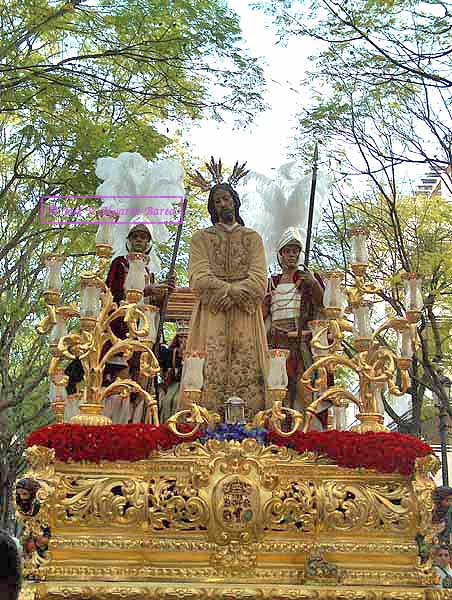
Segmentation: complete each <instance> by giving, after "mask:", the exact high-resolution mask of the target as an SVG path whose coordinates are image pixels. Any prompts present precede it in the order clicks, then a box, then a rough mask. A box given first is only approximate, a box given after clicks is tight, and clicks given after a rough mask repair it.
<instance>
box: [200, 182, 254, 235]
mask: <svg viewBox="0 0 452 600" xmlns="http://www.w3.org/2000/svg"><path fill="white" fill-rule="evenodd" d="M218 191H225V192H228V193H229V194H230V195H231V197H232V200H233V202H234V209H235V220H236V221H237V223H239V225H245V223H244V222H243V219H242V217H241V216H240V213H239V211H240V198H239V195H238V194H237V192H236V191H235V189H234V188H233V187H232V185H231V184H229V183H217V184H216V185H214V186H213V188H212V189H211V190H210V192H209V199H208V201H207V210H208V211H209V215H210V220H211V221H212V223H213V225H216V224H217V223H219V222H220V218H219V216H218V211H217V209H216V207H215V202H214V196H215V194H216V193H217V192H218Z"/></svg>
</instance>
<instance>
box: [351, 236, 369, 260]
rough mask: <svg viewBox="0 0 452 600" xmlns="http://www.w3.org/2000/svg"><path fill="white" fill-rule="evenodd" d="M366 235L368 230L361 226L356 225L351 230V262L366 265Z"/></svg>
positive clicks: (367, 255)
mask: <svg viewBox="0 0 452 600" xmlns="http://www.w3.org/2000/svg"><path fill="white" fill-rule="evenodd" d="M367 235H368V232H367V230H366V229H363V228H362V227H356V228H355V229H353V231H352V239H351V242H352V255H351V264H352V265H353V264H359V265H367V264H368V262H369V254H368V252H367Z"/></svg>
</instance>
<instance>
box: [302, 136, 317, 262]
mask: <svg viewBox="0 0 452 600" xmlns="http://www.w3.org/2000/svg"><path fill="white" fill-rule="evenodd" d="M318 160H319V145H318V143H317V142H316V143H315V146H314V160H313V166H312V181H311V194H310V196H309V212H308V226H307V230H306V245H305V252H304V266H305V267H306V270H307V269H308V266H309V253H310V251H311V238H312V221H313V218H314V202H315V188H316V187H317V168H318V166H317V163H318Z"/></svg>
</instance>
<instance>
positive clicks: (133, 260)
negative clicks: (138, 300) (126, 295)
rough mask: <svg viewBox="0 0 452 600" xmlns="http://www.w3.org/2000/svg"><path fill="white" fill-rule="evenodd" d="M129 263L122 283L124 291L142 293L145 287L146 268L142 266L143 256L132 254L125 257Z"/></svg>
mask: <svg viewBox="0 0 452 600" xmlns="http://www.w3.org/2000/svg"><path fill="white" fill-rule="evenodd" d="M127 258H128V261H129V272H128V273H127V277H126V280H125V283H124V287H125V288H126V290H140V291H143V290H144V287H145V285H146V281H145V276H146V266H145V264H144V254H140V253H137V252H132V253H130V254H128V255H127Z"/></svg>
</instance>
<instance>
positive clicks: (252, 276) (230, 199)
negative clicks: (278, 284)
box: [182, 159, 268, 416]
mask: <svg viewBox="0 0 452 600" xmlns="http://www.w3.org/2000/svg"><path fill="white" fill-rule="evenodd" d="M212 164H213V165H215V163H214V162H213V159H212ZM219 165H220V168H219V169H217V175H218V171H219V176H218V177H217V179H216V181H217V182H218V179H220V181H221V163H219ZM240 169H241V171H240ZM209 170H210V169H209ZM211 173H212V170H211ZM243 174H246V173H244V171H243V166H242V167H238V166H237V165H236V167H235V168H234V172H233V174H232V176H231V177H230V178H229V183H224V182H221V183H217V184H216V185H214V186H213V187H212V188H211V189H210V193H209V199H208V211H209V214H210V217H211V221H212V224H213V225H212V227H208V228H207V229H202V230H200V231H198V232H196V233H195V234H194V235H193V238H192V241H191V247H190V261H189V279H190V288H191V289H192V290H193V291H194V292H195V294H196V296H197V301H196V304H195V307H194V310H193V314H192V319H191V323H190V334H189V336H188V340H187V346H186V351H187V354H189V353H190V352H194V351H198V352H205V353H206V354H207V358H206V362H205V367H204V390H203V396H202V404H203V405H204V406H205V407H206V408H208V409H209V410H215V411H217V412H220V413H221V412H223V410H222V409H223V407H224V403H225V401H226V400H227V399H228V398H229V397H231V396H239V397H240V398H242V400H244V401H245V405H246V408H247V412H248V416H253V415H254V414H256V413H257V412H258V411H260V410H263V409H264V408H266V405H267V402H266V397H267V394H266V387H267V385H266V382H267V372H268V346H267V338H266V332H265V326H264V320H263V317H262V301H263V298H264V296H265V292H266V288H267V266H266V262H265V253H264V247H263V243H262V239H261V237H260V236H259V234H258V233H257V232H256V231H254V230H253V229H248V228H247V227H245V226H244V223H243V220H242V218H241V217H240V214H239V207H240V199H239V196H238V194H237V192H236V191H235V189H234V188H233V187H232V185H231V183H234V184H235V183H236V182H237V180H238V179H239V177H240V176H243ZM198 176H199V173H198ZM204 182H205V180H204ZM204 189H205V188H204ZM182 397H183V394H182Z"/></svg>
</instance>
